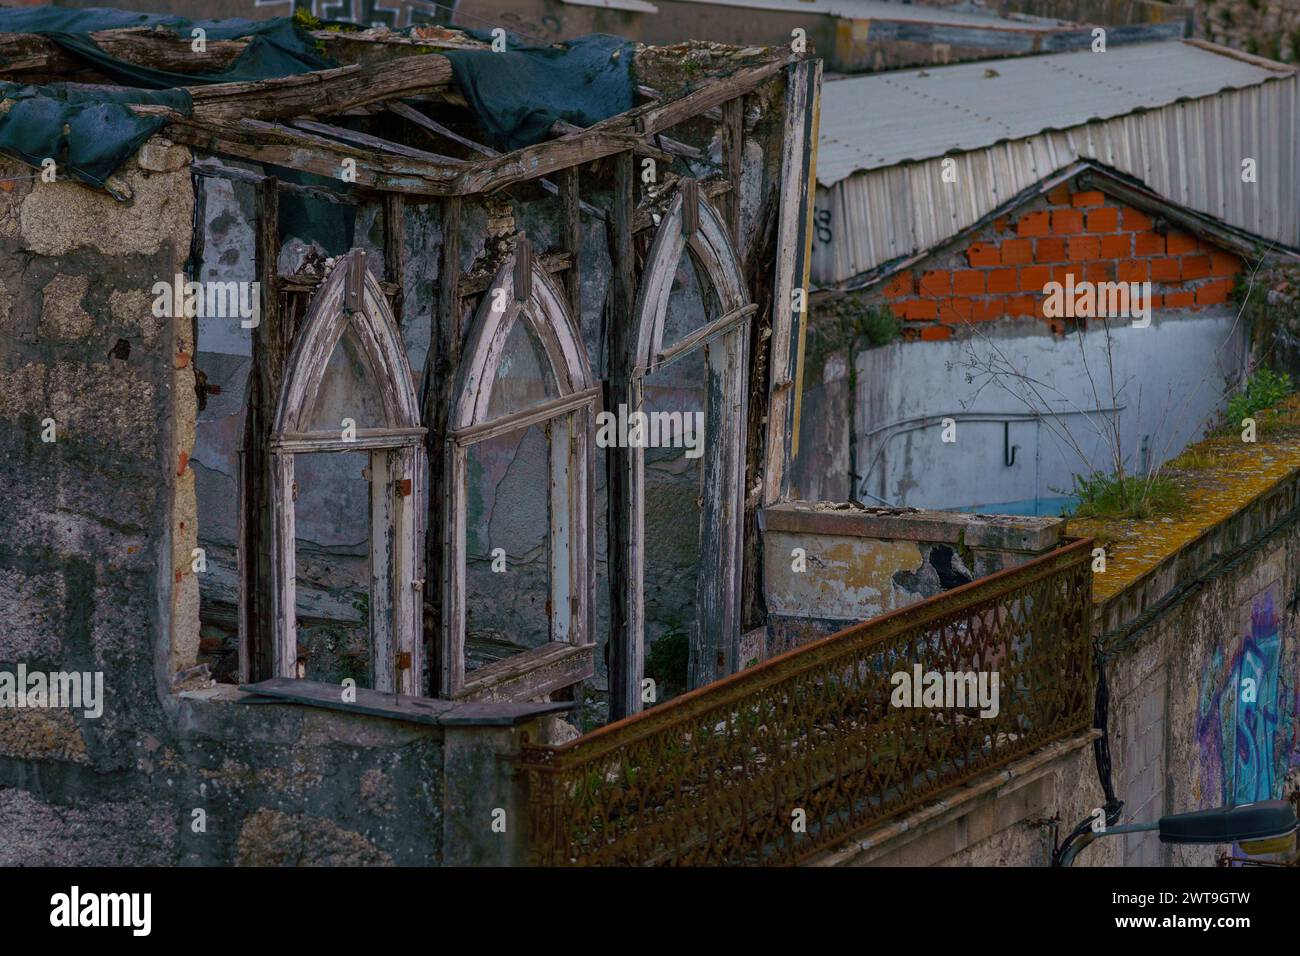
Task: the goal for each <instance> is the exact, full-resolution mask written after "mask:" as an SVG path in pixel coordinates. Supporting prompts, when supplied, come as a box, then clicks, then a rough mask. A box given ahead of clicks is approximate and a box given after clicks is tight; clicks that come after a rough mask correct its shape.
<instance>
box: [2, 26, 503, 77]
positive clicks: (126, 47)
mask: <svg viewBox="0 0 1300 956" xmlns="http://www.w3.org/2000/svg"><path fill="white" fill-rule="evenodd" d="M446 32H447V33H448V36H446V37H442V38H435V37H428V38H415V39H413V38H409V37H404V36H399V35H396V34H376V33H372V32H360V33H341V32H336V31H333V30H316V31H313V32H312V34H311V36H312V38H313V39H314V40H316V41H317V42H318V43H321V44H324V46H325V47H326V48H327V49H330V50H331V51H332V52H334V53H335V54H336V59H338V58H342V59H347V60H349V61H353V60H363V61H364V62H366V63H370V64H375V63H378V62H393V61H395V60H397V59H401V58H405V57H408V56H413V55H419V54H427V53H428V52H429V51H430V50H431V49H461V50H464V49H482V48H484V47H486V46H487V44H485V43H483V42H482V41H479V40H475V39H473V38H472V37H469V36H466V35H462V34H458V33H456V32H455V31H446ZM90 38H91V39H92V40H94V41H95V43H97V44H98V45H99V47H100V49H102V50H103V51H104V52H105V53H107V54H108V55H109V56H112V57H116V58H117V59H120V60H125V61H126V62H128V63H135V64H138V65H140V66H149V67H154V68H155V69H160V70H168V71H170V72H173V73H214V72H219V71H221V70H224V69H227V68H228V67H229V66H230V65H231V64H232V63H234V62H235V60H236V59H238V58H239V55H240V54H241V53H243V52H244V49H245V48H246V47H247V46H248V41H247V40H243V39H240V40H208V41H207V43H206V47H205V49H204V51H203V52H202V53H199V52H196V51H195V50H193V49H192V48H191V43H192V42H193V41H192V40H191V38H190V37H188V36H184V35H181V34H175V33H172V32H171V31H170V30H165V29H153V28H150V27H127V28H123V29H115V30H98V31H96V32H94V33H92V34H90ZM371 51H373V52H371ZM358 52H360V53H361V54H362V56H360V57H357V56H354V54H356V53H358ZM342 54H349V55H346V56H341V55H342ZM89 69H92V67H91V66H90V65H89V64H87V63H85V62H84V61H82V60H80V59H78V58H77V57H76V56H74V55H73V54H70V53H68V52H67V51H65V50H64V49H63V48H62V47H60V46H59V45H58V44H57V43H55V42H53V41H52V40H50V39H49V38H47V37H44V36H39V35H37V34H33V33H0V75H4V76H10V75H13V74H18V73H27V72H41V73H53V74H60V73H61V74H69V73H75V72H79V71H84V70H89Z"/></svg>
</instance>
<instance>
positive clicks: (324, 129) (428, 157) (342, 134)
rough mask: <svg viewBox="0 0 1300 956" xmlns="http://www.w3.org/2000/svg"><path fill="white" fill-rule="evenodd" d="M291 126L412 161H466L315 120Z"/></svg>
mask: <svg viewBox="0 0 1300 956" xmlns="http://www.w3.org/2000/svg"><path fill="white" fill-rule="evenodd" d="M289 125H290V126H292V127H293V128H294V129H298V130H302V131H304V132H307V133H319V134H321V135H322V136H327V137H331V138H333V139H336V140H341V141H343V142H345V143H356V144H357V145H358V146H369V147H370V148H371V149H377V150H379V151H381V152H388V153H396V154H397V155H399V156H409V157H410V158H411V159H423V160H425V161H426V162H430V163H461V162H464V160H460V159H457V158H456V157H454V156H444V155H443V154H441V153H430V152H428V151H427V150H423V149H416V148H415V147H413V146H405V145H403V144H402V143H394V142H392V141H391V140H387V139H381V138H380V137H378V136H371V135H370V134H369V133H358V132H357V131H356V130H352V129H345V128H343V127H342V126H330V125H328V124H326V123H317V122H315V121H313V120H305V119H295V120H289Z"/></svg>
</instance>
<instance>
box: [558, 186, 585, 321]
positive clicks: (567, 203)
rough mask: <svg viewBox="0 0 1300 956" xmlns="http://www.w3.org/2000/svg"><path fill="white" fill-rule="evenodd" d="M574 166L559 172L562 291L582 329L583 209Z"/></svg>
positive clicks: (574, 318)
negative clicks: (564, 264) (564, 259)
mask: <svg viewBox="0 0 1300 956" xmlns="http://www.w3.org/2000/svg"><path fill="white" fill-rule="evenodd" d="M580 196H581V192H580V183H579V173H578V167H577V166H570V167H569V168H568V169H564V170H561V171H560V247H561V248H562V249H563V250H564V251H565V252H566V253H568V256H569V268H568V269H567V270H566V271H565V273H564V292H565V295H566V296H567V297H568V300H569V311H570V312H571V313H572V314H573V321H574V324H576V325H577V326H578V328H582V208H581V202H582V200H581V199H580Z"/></svg>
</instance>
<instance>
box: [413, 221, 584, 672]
mask: <svg viewBox="0 0 1300 956" xmlns="http://www.w3.org/2000/svg"><path fill="white" fill-rule="evenodd" d="M519 321H523V322H526V323H527V326H528V329H529V331H530V332H531V333H532V335H533V337H534V339H535V341H536V342H537V343H538V344H539V345H540V346H541V350H542V353H543V354H544V355H545V357H546V359H547V362H548V365H549V371H550V373H551V375H552V381H553V382H554V384H555V386H556V391H557V393H558V394H557V395H556V397H555V398H553V399H549V400H547V401H544V402H541V403H538V404H537V405H534V406H531V407H528V408H524V409H521V410H518V411H515V412H511V413H507V414H504V415H497V416H495V417H493V416H492V415H491V413H490V411H489V406H490V402H491V397H492V390H493V386H494V384H495V383H496V379H497V372H498V369H499V368H500V365H501V362H502V359H503V358H504V356H505V347H506V343H507V342H508V341H509V338H510V333H511V331H512V329H513V328H514V326H515V323H516V322H519ZM599 396H600V386H599V385H598V384H597V383H596V382H595V380H594V378H593V376H592V372H591V363H590V361H589V360H588V357H587V352H586V349H585V347H584V346H583V342H582V335H581V332H580V330H579V328H578V325H577V322H576V321H575V320H574V318H573V315H572V313H571V311H570V308H569V305H568V300H567V297H566V296H565V295H564V293H563V292H561V291H560V289H559V288H558V287H557V286H556V285H555V282H554V280H552V279H551V277H550V275H549V274H548V273H547V271H546V270H545V269H544V268H542V267H541V265H540V263H538V262H537V261H536V259H535V257H534V256H533V254H532V249H531V245H530V244H529V243H528V241H527V240H526V239H523V238H521V239H520V241H519V242H518V244H517V245H516V248H515V249H514V250H512V251H511V252H510V254H509V255H508V256H506V258H505V259H504V260H503V261H502V263H501V265H500V267H499V268H498V270H497V273H496V275H495V277H494V278H493V280H492V283H491V285H490V286H489V287H488V289H487V291H486V293H485V294H484V295H483V298H482V301H481V302H480V303H479V307H478V309H477V311H476V312H475V314H474V318H473V320H472V322H471V324H470V328H469V332H468V334H467V336H466V345H465V349H464V352H463V355H462V361H461V367H460V373H459V376H458V380H457V385H456V391H455V399H454V402H453V404H452V407H451V411H450V415H449V420H448V432H447V444H446V454H447V455H448V460H447V470H446V474H447V475H448V476H449V483H448V491H447V495H446V508H447V513H446V527H447V529H448V536H447V542H446V547H447V549H448V560H447V561H446V562H445V565H446V577H445V580H444V581H443V582H442V583H441V586H442V588H443V594H444V600H443V621H442V633H443V643H444V646H443V648H442V653H441V659H442V666H441V673H440V674H439V675H437V682H438V684H437V686H438V690H439V696H442V697H447V698H458V697H476V696H479V697H489V696H497V695H498V694H500V693H502V692H503V691H502V690H501V689H500V688H499V687H497V685H496V681H497V679H498V677H499V676H501V675H498V674H497V673H496V671H497V670H498V668H497V666H496V665H491V664H489V665H485V666H484V667H483V668H480V669H479V670H478V671H476V672H475V675H474V679H473V680H472V681H469V682H468V683H467V681H466V678H465V638H466V614H465V609H466V601H467V589H466V568H467V527H466V524H467V518H466V515H467V507H468V494H469V488H468V454H469V449H470V448H471V447H472V446H473V445H474V444H476V443H478V442H482V441H486V440H488V439H490V438H494V437H496V436H499V435H503V434H507V433H510V432H513V431H518V430H521V429H524V428H528V427H530V426H533V425H540V426H546V431H547V434H548V440H549V443H550V455H549V461H550V469H551V482H550V485H551V489H550V498H549V501H548V514H549V521H548V525H549V527H548V535H549V540H550V547H549V548H548V553H549V560H550V567H549V571H550V574H549V580H550V591H551V593H550V594H549V595H548V608H549V613H550V620H549V628H550V633H551V640H550V641H549V642H548V643H547V644H545V645H543V646H541V647H538V648H534V649H531V650H528V651H522V652H520V653H518V654H515V655H513V656H511V657H509V658H506V659H505V660H503V661H499V662H497V665H500V668H499V669H500V670H502V671H504V672H506V673H508V674H510V675H512V676H518V675H520V674H522V673H524V672H526V671H527V670H528V669H529V667H530V666H533V665H536V667H537V668H538V669H539V670H540V671H545V676H544V677H542V678H540V682H539V681H536V680H528V679H524V680H523V682H522V685H521V686H522V687H523V688H525V689H526V691H527V696H538V695H541V694H545V693H549V692H550V691H552V690H557V689H559V688H560V687H564V686H568V685H570V684H572V683H575V682H576V681H577V680H580V679H582V678H585V677H588V676H590V675H591V672H592V659H591V652H590V648H591V646H592V634H591V628H592V620H591V616H592V609H593V607H594V587H595V580H594V572H593V568H592V563H591V559H592V553H593V541H592V527H591V494H592V489H591V481H592V474H593V469H594V453H593V444H594V438H593V436H594V425H595V419H594V414H595V407H596V403H597V400H598V398H599ZM579 649H581V652H579ZM504 693H505V694H506V696H510V695H511V693H512V691H510V690H505V691H504Z"/></svg>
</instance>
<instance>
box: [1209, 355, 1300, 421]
mask: <svg viewBox="0 0 1300 956" xmlns="http://www.w3.org/2000/svg"><path fill="white" fill-rule="evenodd" d="M1294 390H1295V389H1294V386H1293V385H1292V384H1291V376H1290V375H1287V374H1286V373H1285V372H1283V373H1278V372H1274V371H1273V370H1272V369H1267V368H1262V369H1260V370H1259V371H1257V372H1256V373H1255V374H1254V375H1252V376H1251V377H1250V378H1249V379H1248V380H1247V382H1246V384H1245V386H1244V387H1243V388H1242V389H1241V391H1239V392H1237V394H1236V395H1233V396H1232V397H1231V398H1230V399H1228V410H1227V412H1226V413H1225V415H1226V421H1225V423H1224V426H1223V428H1224V430H1225V431H1236V430H1237V429H1238V428H1239V427H1240V422H1241V420H1242V419H1244V418H1254V417H1255V413H1256V412H1261V411H1263V410H1264V409H1266V408H1272V407H1273V406H1275V405H1276V404H1277V403H1278V402H1280V401H1281V400H1282V399H1284V398H1286V396H1288V395H1290V394H1291V393H1292V392H1293V391H1294Z"/></svg>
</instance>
